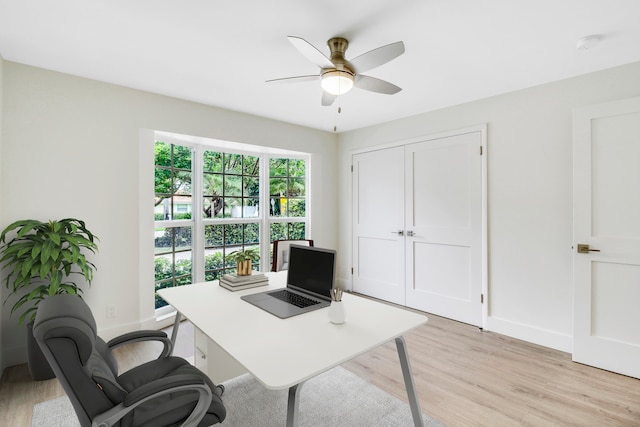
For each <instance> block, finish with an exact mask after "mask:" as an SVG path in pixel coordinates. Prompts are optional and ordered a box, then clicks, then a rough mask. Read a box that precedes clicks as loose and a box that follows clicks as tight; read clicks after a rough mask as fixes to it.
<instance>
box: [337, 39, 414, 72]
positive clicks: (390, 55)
mask: <svg viewBox="0 0 640 427" xmlns="http://www.w3.org/2000/svg"><path fill="white" fill-rule="evenodd" d="M403 53H404V43H403V42H395V43H391V44H388V45H386V46H381V47H379V48H377V49H373V50H370V51H369V52H366V53H363V54H362V55H360V56H358V57H356V58H354V59H352V60H351V61H349V62H351V65H353V67H354V68H355V69H356V72H357V73H365V72H367V71H369V70H372V69H374V68H376V67H379V66H380V65H382V64H386V63H387V62H389V61H391V60H392V59H394V58H397V57H398V56H400V55H402V54H403Z"/></svg>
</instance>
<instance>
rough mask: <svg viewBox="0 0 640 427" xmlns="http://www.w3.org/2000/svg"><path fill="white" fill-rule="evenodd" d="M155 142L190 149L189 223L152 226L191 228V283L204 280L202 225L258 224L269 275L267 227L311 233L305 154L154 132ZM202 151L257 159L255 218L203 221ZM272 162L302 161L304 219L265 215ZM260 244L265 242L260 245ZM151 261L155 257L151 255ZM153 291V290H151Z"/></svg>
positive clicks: (164, 311) (163, 310) (166, 314)
mask: <svg viewBox="0 0 640 427" xmlns="http://www.w3.org/2000/svg"><path fill="white" fill-rule="evenodd" d="M155 141H162V142H165V143H167V144H174V145H181V146H184V147H189V148H191V152H192V156H191V170H192V174H193V176H192V183H191V184H192V205H191V212H192V215H191V219H190V220H161V221H155V220H154V226H159V227H176V226H191V227H192V235H191V237H192V248H191V255H192V260H191V262H192V268H191V271H192V283H198V282H203V281H204V280H205V277H204V276H205V268H204V251H205V248H204V227H205V226H206V225H222V224H248V223H259V224H260V271H269V270H270V268H271V265H270V263H269V260H270V258H269V255H270V254H269V252H270V246H271V225H272V224H274V223H291V222H301V223H304V224H305V238H307V239H308V238H309V236H310V230H311V215H310V212H311V203H312V202H311V200H310V191H309V190H310V188H311V185H310V176H311V173H310V169H311V155H310V154H309V153H301V152H294V151H288V150H276V149H273V148H269V147H262V146H253V145H251V146H249V145H247V144H241V143H234V142H229V141H219V140H211V139H208V138H198V137H190V136H184V135H176V134H169V133H165V132H155V136H154V143H155ZM205 151H217V152H223V153H228V154H241V155H249V156H254V157H258V158H259V159H260V160H259V161H260V173H259V180H260V210H259V215H258V216H257V217H255V218H254V217H251V218H204V217H203V216H202V215H201V214H199V213H200V212H202V208H203V198H202V185H203V184H202V178H203V177H202V158H203V154H204V152H205ZM272 158H288V159H302V160H304V161H305V216H304V217H271V216H270V214H269V206H270V194H269V178H270V177H269V164H270V159H272ZM264 242H269V243H268V244H264ZM154 260H155V255H154ZM154 289H155V286H154ZM174 314H175V309H173V308H172V307H171V306H170V305H168V306H164V307H160V308H158V309H156V310H155V316H156V320H157V321H158V322H161V321H165V322H166V321H168V320H169V319H170V318H171V317H173V315H174Z"/></svg>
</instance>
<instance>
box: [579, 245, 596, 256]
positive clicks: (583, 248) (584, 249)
mask: <svg viewBox="0 0 640 427" xmlns="http://www.w3.org/2000/svg"><path fill="white" fill-rule="evenodd" d="M589 252H600V249H590V248H589V245H583V244H582V243H579V244H578V253H579V254H588V253H589Z"/></svg>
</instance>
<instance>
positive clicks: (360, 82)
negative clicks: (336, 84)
mask: <svg viewBox="0 0 640 427" xmlns="http://www.w3.org/2000/svg"><path fill="white" fill-rule="evenodd" d="M353 86H355V87H357V88H359V89H364V90H369V91H371V92H377V93H383V94H386V95H393V94H394V93H398V92H400V91H401V90H402V88H399V87H398V86H396V85H394V84H392V83H389V82H387V81H385V80H380V79H376V78H375V77H369V76H363V75H362V74H358V75H357V76H356V81H355V83H354V84H353Z"/></svg>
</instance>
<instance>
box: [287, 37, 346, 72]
mask: <svg viewBox="0 0 640 427" xmlns="http://www.w3.org/2000/svg"><path fill="white" fill-rule="evenodd" d="M287 39H289V41H290V42H291V44H292V45H293V46H294V47H295V48H296V49H298V52H300V53H301V54H302V55H304V57H305V58H307V59H308V60H309V61H311V62H313V63H314V64H316V65H317V66H318V67H320V68H333V67H334V65H333V62H331V60H330V59H329V58H327V57H326V55H325V54H324V53H322V52H320V51H319V50H318V49H317V48H316V47H315V46H314V45H312V44H311V43H309V42H308V41H306V40H305V39H302V38H300V37H296V36H287Z"/></svg>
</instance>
